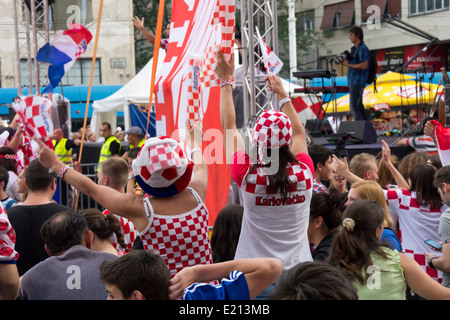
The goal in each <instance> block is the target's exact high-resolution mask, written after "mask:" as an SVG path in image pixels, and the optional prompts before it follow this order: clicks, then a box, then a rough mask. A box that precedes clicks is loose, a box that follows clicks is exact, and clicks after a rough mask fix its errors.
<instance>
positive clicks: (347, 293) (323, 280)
mask: <svg viewBox="0 0 450 320" xmlns="http://www.w3.org/2000/svg"><path fill="white" fill-rule="evenodd" d="M269 299H271V300H358V292H357V289H356V287H355V286H354V284H353V281H351V280H350V279H349V278H348V277H347V275H346V274H345V272H344V271H343V270H342V269H339V268H336V267H334V266H331V265H330V264H328V263H325V262H321V261H314V262H312V261H308V262H302V263H299V264H298V265H296V266H294V267H293V268H291V269H289V270H288V271H287V272H286V274H284V275H283V276H282V277H280V279H279V281H278V282H277V284H276V286H275V288H274V290H273V291H272V293H271V295H270V296H269Z"/></svg>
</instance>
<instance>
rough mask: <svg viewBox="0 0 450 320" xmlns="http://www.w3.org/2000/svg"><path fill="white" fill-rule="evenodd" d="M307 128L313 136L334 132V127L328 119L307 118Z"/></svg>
mask: <svg viewBox="0 0 450 320" xmlns="http://www.w3.org/2000/svg"><path fill="white" fill-rule="evenodd" d="M305 128H306V129H307V130H308V131H309V132H310V134H311V135H312V136H313V137H318V136H319V137H320V136H322V135H324V134H333V128H331V125H330V123H329V122H328V119H322V120H321V119H316V120H312V119H310V120H306V123H305Z"/></svg>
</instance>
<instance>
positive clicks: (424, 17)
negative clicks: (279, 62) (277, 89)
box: [296, 0, 450, 75]
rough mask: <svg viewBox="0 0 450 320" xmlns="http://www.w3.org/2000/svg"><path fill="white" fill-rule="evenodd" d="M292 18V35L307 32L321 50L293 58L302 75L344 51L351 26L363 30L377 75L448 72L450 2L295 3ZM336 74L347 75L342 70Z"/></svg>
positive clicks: (352, 0)
mask: <svg viewBox="0 0 450 320" xmlns="http://www.w3.org/2000/svg"><path fill="white" fill-rule="evenodd" d="M389 17H391V18H392V19H388V18H389ZM296 18H297V33H299V32H300V33H301V32H307V31H308V30H309V32H314V33H315V34H316V35H318V37H320V38H321V45H315V46H311V47H310V48H309V52H307V54H305V53H303V54H302V55H300V54H299V55H298V59H299V62H298V64H299V66H304V68H305V69H319V68H324V67H326V63H327V61H329V59H330V58H332V57H335V56H336V55H337V54H339V53H341V52H343V51H345V50H349V49H350V47H351V46H352V44H351V43H350V41H349V39H348V31H349V30H350V28H351V27H352V26H361V27H362V28H363V31H364V42H365V43H366V45H367V46H368V47H369V49H370V50H374V51H376V53H377V62H378V72H379V73H384V72H387V71H390V70H391V71H394V70H396V69H397V70H398V68H401V67H405V68H404V70H406V71H408V70H414V69H417V68H421V67H423V66H425V67H426V71H427V72H439V71H440V69H441V68H443V67H444V68H446V69H448V67H449V49H448V48H449V43H450V34H449V33H448V28H449V27H450V19H449V18H450V11H449V0H347V1H342V0H327V1H313V0H302V1H297V2H296ZM424 48H425V49H424ZM417 54H419V55H418V56H417V57H416V58H415V59H412V58H414V57H415V56H416V55H417ZM307 61H314V63H310V64H307ZM299 69H301V68H299ZM336 72H337V75H346V70H345V67H342V66H338V67H337V70H336Z"/></svg>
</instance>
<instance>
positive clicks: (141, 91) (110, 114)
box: [90, 49, 166, 131]
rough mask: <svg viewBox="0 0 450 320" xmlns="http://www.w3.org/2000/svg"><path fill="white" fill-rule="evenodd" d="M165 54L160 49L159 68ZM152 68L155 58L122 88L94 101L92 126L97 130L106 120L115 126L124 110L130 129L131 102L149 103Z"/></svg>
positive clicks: (136, 103) (137, 103)
mask: <svg viewBox="0 0 450 320" xmlns="http://www.w3.org/2000/svg"><path fill="white" fill-rule="evenodd" d="M165 55H166V51H165V50H163V49H160V50H159V56H158V63H157V68H158V67H159V66H160V65H161V64H162V63H163V61H164V57H165ZM152 70H153V58H152V59H150V61H149V62H148V63H147V64H146V65H145V67H144V68H142V69H141V70H140V71H139V72H138V73H137V74H136V76H134V77H133V78H132V79H131V80H130V81H129V82H128V83H127V84H126V85H124V86H123V87H122V88H120V89H119V90H117V91H116V92H115V93H113V94H112V95H110V96H109V97H107V98H104V99H102V100H96V101H94V102H93V104H92V108H93V109H94V111H93V113H92V118H91V122H90V124H91V128H93V130H94V131H96V130H97V128H99V126H100V124H101V123H102V122H104V121H107V122H109V123H111V126H112V127H113V128H115V127H116V126H117V112H120V111H123V112H124V120H125V130H128V129H129V128H130V126H131V120H130V110H129V106H130V104H135V105H141V104H144V105H148V102H149V96H150V81H151V75H152ZM152 101H154V99H153V100H152Z"/></svg>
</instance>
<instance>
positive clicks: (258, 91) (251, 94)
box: [241, 0, 278, 128]
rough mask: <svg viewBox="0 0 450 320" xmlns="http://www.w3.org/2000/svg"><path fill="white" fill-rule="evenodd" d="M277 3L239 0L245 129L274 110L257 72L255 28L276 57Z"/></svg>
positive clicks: (258, 53) (260, 61) (259, 61)
mask: <svg viewBox="0 0 450 320" xmlns="http://www.w3.org/2000/svg"><path fill="white" fill-rule="evenodd" d="M277 14H278V13H277V1H276V0H242V1H241V30H242V47H243V48H244V53H245V54H243V56H242V67H243V98H244V99H243V109H244V110H243V116H244V123H246V124H247V127H250V128H253V125H254V122H255V120H256V118H257V117H258V116H259V114H260V113H261V112H262V111H264V110H268V109H273V98H275V97H272V93H271V92H269V90H268V88H267V84H266V82H265V77H266V75H265V74H263V73H262V72H259V70H260V69H259V68H260V66H262V65H264V60H263V56H262V53H261V50H260V49H259V43H258V37H257V34H256V28H258V30H259V32H260V34H261V36H262V37H263V38H264V41H265V42H266V44H267V45H268V46H269V47H270V48H271V49H272V51H273V52H274V53H275V54H277V55H278V41H277V39H278V20H277Z"/></svg>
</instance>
